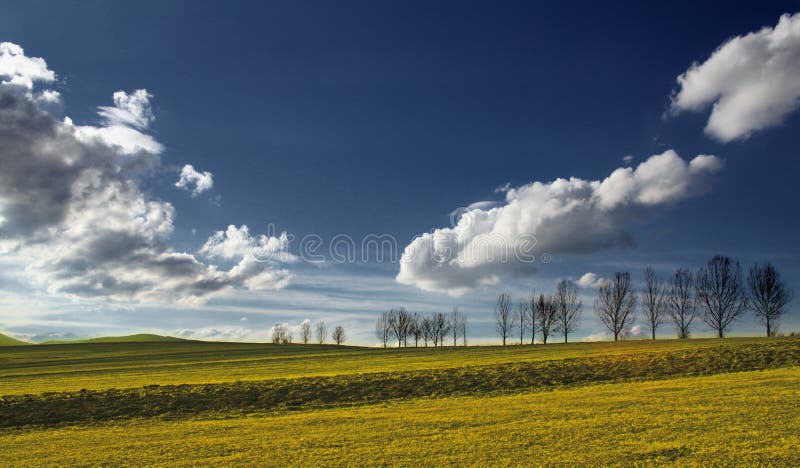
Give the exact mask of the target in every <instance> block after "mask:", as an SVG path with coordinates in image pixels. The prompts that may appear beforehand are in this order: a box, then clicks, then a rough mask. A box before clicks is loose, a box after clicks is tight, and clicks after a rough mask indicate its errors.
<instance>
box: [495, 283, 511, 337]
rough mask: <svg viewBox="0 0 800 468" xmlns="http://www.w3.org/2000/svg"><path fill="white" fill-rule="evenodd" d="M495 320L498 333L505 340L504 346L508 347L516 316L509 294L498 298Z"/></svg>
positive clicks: (503, 294) (502, 294)
mask: <svg viewBox="0 0 800 468" xmlns="http://www.w3.org/2000/svg"><path fill="white" fill-rule="evenodd" d="M494 320H495V326H496V327H497V333H499V334H500V337H501V338H502V339H503V346H505V345H506V340H508V337H509V336H511V332H512V331H513V330H514V314H513V313H512V312H511V296H509V295H508V294H507V293H501V294H500V296H498V298H497V304H496V305H495V307H494Z"/></svg>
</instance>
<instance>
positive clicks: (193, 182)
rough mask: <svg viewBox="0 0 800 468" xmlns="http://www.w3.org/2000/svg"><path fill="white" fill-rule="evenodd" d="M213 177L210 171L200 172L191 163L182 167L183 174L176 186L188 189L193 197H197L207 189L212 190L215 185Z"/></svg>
mask: <svg viewBox="0 0 800 468" xmlns="http://www.w3.org/2000/svg"><path fill="white" fill-rule="evenodd" d="M213 177H214V176H213V174H211V173H210V172H208V171H203V172H199V171H196V170H195V169H194V166H192V165H191V164H186V165H185V166H183V169H181V175H180V177H179V178H178V181H177V182H175V186H176V187H178V188H180V189H184V190H188V191H189V192H191V193H192V196H193V197H196V196H197V195H200V194H201V193H203V192H205V191H208V190H211V188H212V187H213V186H214V178H213Z"/></svg>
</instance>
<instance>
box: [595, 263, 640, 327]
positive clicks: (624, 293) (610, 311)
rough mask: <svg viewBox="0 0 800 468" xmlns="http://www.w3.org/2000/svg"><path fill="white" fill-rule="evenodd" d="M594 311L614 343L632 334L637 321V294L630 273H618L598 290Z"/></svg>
mask: <svg viewBox="0 0 800 468" xmlns="http://www.w3.org/2000/svg"><path fill="white" fill-rule="evenodd" d="M594 310H595V311H596V312H597V316H598V317H600V321H601V322H602V323H603V325H605V326H606V328H608V331H610V332H611V334H612V335H613V336H614V341H618V340H619V339H620V338H624V337H626V336H627V335H628V333H630V328H631V326H632V325H633V322H634V321H635V319H636V316H635V310H636V294H634V292H633V286H632V285H631V275H630V273H628V272H621V271H618V272H616V273H615V274H614V279H613V280H611V281H610V282H607V283H604V284H602V285H601V286H600V287H599V288H598V289H597V299H595V301H594Z"/></svg>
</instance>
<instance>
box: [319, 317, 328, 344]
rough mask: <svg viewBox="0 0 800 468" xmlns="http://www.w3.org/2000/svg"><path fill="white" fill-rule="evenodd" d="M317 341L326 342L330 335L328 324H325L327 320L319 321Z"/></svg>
mask: <svg viewBox="0 0 800 468" xmlns="http://www.w3.org/2000/svg"><path fill="white" fill-rule="evenodd" d="M316 332H317V343H319V344H325V337H326V336H328V326H327V325H325V322H323V321H322V320H320V321H319V322H317V329H316Z"/></svg>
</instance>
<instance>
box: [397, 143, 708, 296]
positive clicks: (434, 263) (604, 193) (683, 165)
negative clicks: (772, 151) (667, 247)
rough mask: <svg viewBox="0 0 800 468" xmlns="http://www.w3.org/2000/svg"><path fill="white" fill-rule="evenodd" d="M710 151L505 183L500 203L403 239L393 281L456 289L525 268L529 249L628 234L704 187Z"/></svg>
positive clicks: (591, 244) (590, 245) (582, 249)
mask: <svg viewBox="0 0 800 468" xmlns="http://www.w3.org/2000/svg"><path fill="white" fill-rule="evenodd" d="M722 166H723V163H722V161H721V160H720V159H718V158H717V157H715V156H707V155H700V156H697V157H695V158H694V159H692V160H691V161H690V162H688V163H687V162H686V161H684V160H683V159H681V158H680V157H679V156H678V155H677V153H675V151H672V150H668V151H666V152H664V153H662V154H658V155H654V156H651V157H650V158H648V159H647V160H645V161H644V162H642V163H641V164H639V165H638V166H637V167H636V169H633V168H619V169H617V170H615V171H614V172H613V173H611V175H609V176H608V177H606V178H605V179H604V180H595V181H588V180H583V179H578V178H575V177H572V178H570V179H556V180H554V181H552V182H548V183H542V182H532V183H530V184H527V185H523V186H521V187H516V188H509V189H508V191H507V192H506V200H505V204H503V205H502V206H498V207H494V208H489V209H485V210H482V209H473V210H471V211H468V212H466V213H464V214H463V215H462V216H461V217H460V218H459V220H458V222H457V224H456V225H455V226H454V227H452V228H442V229H436V230H434V231H433V232H431V233H425V234H422V235H420V236H419V237H417V238H416V239H415V240H414V241H413V242H411V243H410V244H409V245H408V246H406V248H405V250H404V252H403V256H402V258H401V261H400V272H399V273H398V275H397V278H396V279H397V281H398V282H400V283H402V284H409V285H413V286H416V287H418V288H421V289H424V290H428V291H438V292H447V293H449V294H451V295H460V294H463V293H466V292H468V291H470V290H472V289H474V288H477V287H480V286H484V285H492V284H496V283H497V282H499V281H500V277H501V276H502V275H520V274H530V273H532V271H533V267H534V264H535V263H534V260H533V259H531V258H530V255H531V254H532V253H534V251H535V252H536V253H537V254H542V253H548V254H550V255H555V254H585V253H592V252H596V251H599V250H603V249H607V248H610V247H613V246H628V245H630V244H631V243H632V242H633V241H632V239H631V236H630V235H629V234H627V233H626V232H625V230H624V229H625V227H626V226H627V225H628V224H630V223H632V222H635V221H638V220H642V219H645V218H646V217H648V216H649V215H650V214H651V213H652V212H653V211H654V210H657V209H659V208H661V207H663V206H666V205H670V204H672V203H675V202H678V201H681V200H683V199H686V198H689V197H691V196H695V195H698V194H701V193H703V192H704V191H706V190H708V187H709V182H710V178H711V176H712V175H713V174H714V173H716V172H718V171H720V170H721V169H722Z"/></svg>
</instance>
